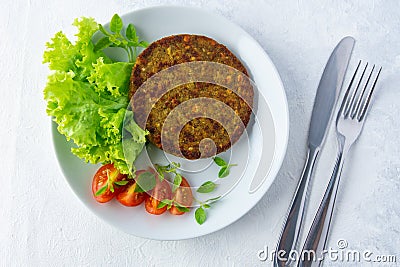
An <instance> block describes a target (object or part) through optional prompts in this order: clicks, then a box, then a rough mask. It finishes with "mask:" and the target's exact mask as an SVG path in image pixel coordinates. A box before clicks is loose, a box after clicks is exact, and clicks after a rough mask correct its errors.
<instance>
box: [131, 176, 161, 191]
mask: <svg viewBox="0 0 400 267" xmlns="http://www.w3.org/2000/svg"><path fill="white" fill-rule="evenodd" d="M136 183H137V185H138V186H136V188H135V192H147V191H150V190H152V189H153V188H154V187H155V186H156V177H155V176H154V174H152V173H151V172H144V173H141V174H140V175H139V176H138V177H137V178H136Z"/></svg>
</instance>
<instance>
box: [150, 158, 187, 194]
mask: <svg viewBox="0 0 400 267" xmlns="http://www.w3.org/2000/svg"><path fill="white" fill-rule="evenodd" d="M180 166H181V164H179V163H177V162H171V164H168V165H165V166H163V165H156V170H157V172H158V174H159V177H160V180H161V181H162V180H164V178H165V176H164V174H165V173H173V174H174V175H175V177H174V181H173V184H172V192H175V190H176V189H177V188H178V187H179V186H180V184H181V183H182V175H181V174H180V173H178V172H177V169H178V168H179V167H180Z"/></svg>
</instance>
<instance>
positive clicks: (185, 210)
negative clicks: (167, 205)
mask: <svg viewBox="0 0 400 267" xmlns="http://www.w3.org/2000/svg"><path fill="white" fill-rule="evenodd" d="M174 205H175V208H176V209H177V210H178V211H180V212H189V211H190V209H189V208H187V207H184V206H181V205H179V204H178V203H176V202H175V204H174Z"/></svg>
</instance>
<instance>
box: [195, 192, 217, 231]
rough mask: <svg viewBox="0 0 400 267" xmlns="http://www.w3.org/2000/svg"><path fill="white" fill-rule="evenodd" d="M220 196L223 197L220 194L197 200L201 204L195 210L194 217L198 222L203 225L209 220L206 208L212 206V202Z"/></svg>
mask: <svg viewBox="0 0 400 267" xmlns="http://www.w3.org/2000/svg"><path fill="white" fill-rule="evenodd" d="M220 198H221V196H218V197H214V198H210V199H207V200H206V201H204V202H202V201H199V200H196V201H197V202H198V203H199V204H200V207H198V208H197V209H196V211H195V212H194V218H195V219H196V222H197V223H198V224H200V225H202V224H203V223H204V222H205V221H206V220H207V212H206V209H209V208H211V204H212V203H214V202H215V201H217V200H218V199H220Z"/></svg>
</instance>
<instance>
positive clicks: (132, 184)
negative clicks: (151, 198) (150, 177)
mask: <svg viewBox="0 0 400 267" xmlns="http://www.w3.org/2000/svg"><path fill="white" fill-rule="evenodd" d="M144 172H146V171H145V170H140V171H137V172H136V177H137V176H138V175H140V174H141V173H144ZM135 189H136V181H135V180H133V179H132V180H130V181H129V182H128V184H126V185H125V186H123V187H122V188H121V189H120V192H119V193H118V195H117V200H118V201H119V202H120V203H121V204H122V205H124V206H127V207H134V206H138V205H140V204H141V203H142V202H143V201H144V200H145V199H146V197H147V194H146V193H145V192H135Z"/></svg>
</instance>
